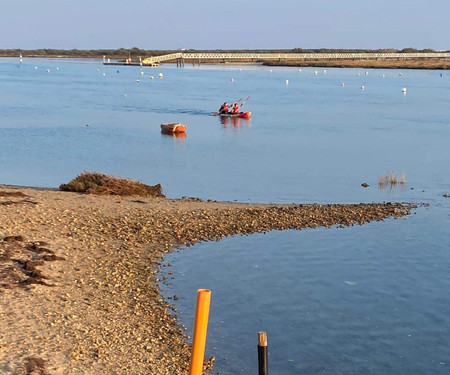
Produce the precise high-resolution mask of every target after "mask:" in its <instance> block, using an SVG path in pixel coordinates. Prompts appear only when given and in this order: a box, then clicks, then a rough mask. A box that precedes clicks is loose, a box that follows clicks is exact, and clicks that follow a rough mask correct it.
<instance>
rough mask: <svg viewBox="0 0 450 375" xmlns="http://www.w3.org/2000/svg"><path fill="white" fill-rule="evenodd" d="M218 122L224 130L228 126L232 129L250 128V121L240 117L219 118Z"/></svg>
mask: <svg viewBox="0 0 450 375" xmlns="http://www.w3.org/2000/svg"><path fill="white" fill-rule="evenodd" d="M219 120H220V123H221V124H222V126H223V127H224V128H227V127H228V126H229V125H231V126H232V127H234V128H239V127H247V128H249V127H250V126H251V119H244V118H240V117H222V116H219Z"/></svg>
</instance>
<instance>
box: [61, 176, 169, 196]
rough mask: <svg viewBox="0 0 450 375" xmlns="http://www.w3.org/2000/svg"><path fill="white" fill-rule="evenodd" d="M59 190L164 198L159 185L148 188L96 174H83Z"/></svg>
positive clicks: (136, 183)
mask: <svg viewBox="0 0 450 375" xmlns="http://www.w3.org/2000/svg"><path fill="white" fill-rule="evenodd" d="M59 189H60V190H63V191H72V192H77V193H89V194H96V195H122V196H130V195H135V196H140V197H164V194H163V191H162V187H161V185H160V184H158V185H155V186H150V185H145V184H143V183H141V182H138V181H134V180H130V179H126V178H118V177H114V176H107V175H105V174H103V173H96V172H92V173H91V172H83V173H82V174H81V175H79V176H77V177H76V178H74V179H73V180H72V181H70V182H69V183H68V184H62V185H61V186H60V187H59Z"/></svg>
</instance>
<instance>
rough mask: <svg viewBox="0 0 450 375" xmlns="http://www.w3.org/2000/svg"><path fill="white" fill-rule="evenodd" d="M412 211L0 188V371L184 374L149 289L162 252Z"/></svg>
mask: <svg viewBox="0 0 450 375" xmlns="http://www.w3.org/2000/svg"><path fill="white" fill-rule="evenodd" d="M411 208H412V206H409V205H403V204H400V203H393V204H391V203H385V204H358V205H273V204H268V205H263V204H239V203H219V202H201V201H198V200H193V199H190V200H189V199H184V200H171V199H164V198H136V197H127V198H123V197H112V196H92V195H84V194H76V193H68V192H59V191H52V190H44V189H32V188H22V187H11V186H0V373H6V374H33V375H36V374H41V375H42V374H95V375H97V374H144V373H146V374H149V373H151V374H161V375H169V374H170V375H174V374H186V373H187V368H188V362H189V354H190V353H189V350H190V349H189V345H188V343H187V341H186V337H185V336H184V335H183V332H182V330H181V328H180V327H179V326H178V324H177V321H176V318H175V317H174V316H172V315H171V314H170V305H169V304H168V303H167V302H165V301H164V300H163V298H162V297H161V296H160V294H159V289H158V286H157V283H156V281H155V276H156V274H157V272H158V267H159V265H160V262H161V259H162V257H163V256H164V254H165V253H167V252H170V251H172V250H173V249H174V248H175V247H179V246H183V245H187V246H190V245H192V244H195V243H196V242H198V241H206V240H220V239H221V238H223V237H225V236H230V235H235V234H242V235H244V234H245V235H247V234H251V233H254V232H263V231H269V230H273V229H279V230H283V229H288V228H292V229H302V228H316V227H319V226H327V227H330V226H336V225H338V226H348V225H354V224H364V223H366V222H369V221H373V220H383V219H384V218H387V217H400V216H403V215H407V214H409V213H410V209H411ZM193 293H195V291H194V292H193Z"/></svg>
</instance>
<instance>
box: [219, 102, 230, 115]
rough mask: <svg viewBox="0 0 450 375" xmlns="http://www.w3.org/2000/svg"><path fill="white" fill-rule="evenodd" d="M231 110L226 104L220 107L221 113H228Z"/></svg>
mask: <svg viewBox="0 0 450 375" xmlns="http://www.w3.org/2000/svg"><path fill="white" fill-rule="evenodd" d="M229 110H230V109H229V108H228V103H227V102H225V103H223V104H222V105H221V106H220V109H219V113H228V111H229Z"/></svg>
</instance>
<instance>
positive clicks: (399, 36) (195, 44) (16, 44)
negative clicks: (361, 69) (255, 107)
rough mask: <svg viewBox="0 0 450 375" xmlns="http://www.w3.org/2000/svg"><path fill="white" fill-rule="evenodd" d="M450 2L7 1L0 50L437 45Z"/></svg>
mask: <svg viewBox="0 0 450 375" xmlns="http://www.w3.org/2000/svg"><path fill="white" fill-rule="evenodd" d="M449 20H450V0H428V1H423V0H420V1H419V0H408V1H406V0H389V1H388V0H375V1H374V0H318V1H314V0H307V1H304V0H259V1H256V0H228V1H219V0H184V1H182V0H0V35H1V37H0V49H7V48H21V49H36V48H57V49H74V48H76V49H99V48H108V49H117V48H122V47H123V48H132V47H138V48H143V49H180V48H186V49H190V48H192V49H276V48H282V49H290V48H369V49H377V48H398V49H402V48H405V47H413V48H418V49H423V48H433V49H435V50H441V49H443V50H450V21H449Z"/></svg>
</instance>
